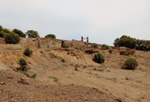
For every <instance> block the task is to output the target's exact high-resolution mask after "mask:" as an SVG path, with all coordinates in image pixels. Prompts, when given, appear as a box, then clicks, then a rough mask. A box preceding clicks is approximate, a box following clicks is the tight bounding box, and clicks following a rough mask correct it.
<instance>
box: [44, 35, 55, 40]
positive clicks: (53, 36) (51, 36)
mask: <svg viewBox="0 0 150 102" xmlns="http://www.w3.org/2000/svg"><path fill="white" fill-rule="evenodd" d="M45 38H53V39H56V36H55V35H54V34H47V35H46V36H45Z"/></svg>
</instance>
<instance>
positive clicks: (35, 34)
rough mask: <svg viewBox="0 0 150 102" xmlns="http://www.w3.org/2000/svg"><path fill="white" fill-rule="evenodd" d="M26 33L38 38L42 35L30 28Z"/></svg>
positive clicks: (30, 36)
mask: <svg viewBox="0 0 150 102" xmlns="http://www.w3.org/2000/svg"><path fill="white" fill-rule="evenodd" d="M26 34H27V35H28V37H29V38H38V37H40V36H39V34H38V32H37V31H34V30H28V31H27V32H26Z"/></svg>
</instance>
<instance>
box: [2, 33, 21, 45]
mask: <svg viewBox="0 0 150 102" xmlns="http://www.w3.org/2000/svg"><path fill="white" fill-rule="evenodd" d="M4 39H5V41H6V43H7V44H16V43H18V42H19V41H20V38H19V35H18V34H16V33H14V32H11V33H9V34H6V35H5V36H4Z"/></svg>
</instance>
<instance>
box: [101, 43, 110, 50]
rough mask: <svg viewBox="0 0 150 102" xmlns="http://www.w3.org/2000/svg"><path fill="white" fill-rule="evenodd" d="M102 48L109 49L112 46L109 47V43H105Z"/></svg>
mask: <svg viewBox="0 0 150 102" xmlns="http://www.w3.org/2000/svg"><path fill="white" fill-rule="evenodd" d="M101 49H102V50H109V49H110V47H109V45H106V44H103V45H102V48H101Z"/></svg>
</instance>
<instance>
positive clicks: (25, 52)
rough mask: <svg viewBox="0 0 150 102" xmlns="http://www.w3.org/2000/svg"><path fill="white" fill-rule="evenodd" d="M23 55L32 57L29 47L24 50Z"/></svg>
mask: <svg viewBox="0 0 150 102" xmlns="http://www.w3.org/2000/svg"><path fill="white" fill-rule="evenodd" d="M24 54H25V55H26V56H31V55H32V50H31V49H30V48H29V47H27V48H26V49H25V51H24Z"/></svg>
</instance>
